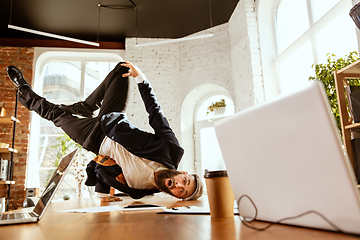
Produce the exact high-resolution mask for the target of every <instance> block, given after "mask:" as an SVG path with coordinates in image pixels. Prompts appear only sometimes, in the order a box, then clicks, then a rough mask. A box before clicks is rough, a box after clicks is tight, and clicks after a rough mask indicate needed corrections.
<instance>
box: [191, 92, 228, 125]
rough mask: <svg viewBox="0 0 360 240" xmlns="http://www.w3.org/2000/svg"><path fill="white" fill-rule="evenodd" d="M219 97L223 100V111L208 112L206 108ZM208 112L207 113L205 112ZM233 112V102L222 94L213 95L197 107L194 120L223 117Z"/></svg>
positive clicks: (218, 99)
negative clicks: (224, 105)
mask: <svg viewBox="0 0 360 240" xmlns="http://www.w3.org/2000/svg"><path fill="white" fill-rule="evenodd" d="M221 99H224V100H225V103H226V107H225V112H223V113H214V112H209V110H207V108H208V107H209V106H210V105H211V104H212V103H214V102H218V101H221ZM208 112H209V114H207V113H208ZM232 114H234V102H233V101H232V100H231V99H230V98H228V97H227V96H224V95H215V96H212V97H210V98H208V99H206V100H205V101H204V102H203V103H202V104H201V106H200V107H199V109H198V111H197V115H196V121H201V120H205V119H212V118H219V117H225V116H229V115H232Z"/></svg>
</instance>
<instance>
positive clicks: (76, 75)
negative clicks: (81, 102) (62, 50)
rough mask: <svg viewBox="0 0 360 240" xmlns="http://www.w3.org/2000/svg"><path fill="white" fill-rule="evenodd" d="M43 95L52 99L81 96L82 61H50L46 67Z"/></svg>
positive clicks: (72, 98)
mask: <svg viewBox="0 0 360 240" xmlns="http://www.w3.org/2000/svg"><path fill="white" fill-rule="evenodd" d="M43 76H44V85H43V96H44V97H45V98H47V99H50V100H76V99H79V97H80V91H79V89H80V81H81V63H80V62H79V61H67V62H50V63H47V64H46V65H45V67H44V74H43Z"/></svg>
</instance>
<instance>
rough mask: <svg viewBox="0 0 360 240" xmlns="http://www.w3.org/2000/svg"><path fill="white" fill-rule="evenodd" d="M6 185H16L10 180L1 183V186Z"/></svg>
mask: <svg viewBox="0 0 360 240" xmlns="http://www.w3.org/2000/svg"><path fill="white" fill-rule="evenodd" d="M5 184H15V181H10V180H7V181H0V185H5Z"/></svg>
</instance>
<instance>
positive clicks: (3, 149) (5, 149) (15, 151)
mask: <svg viewBox="0 0 360 240" xmlns="http://www.w3.org/2000/svg"><path fill="white" fill-rule="evenodd" d="M11 152H14V153H17V152H18V151H17V150H16V149H12V148H0V153H11Z"/></svg>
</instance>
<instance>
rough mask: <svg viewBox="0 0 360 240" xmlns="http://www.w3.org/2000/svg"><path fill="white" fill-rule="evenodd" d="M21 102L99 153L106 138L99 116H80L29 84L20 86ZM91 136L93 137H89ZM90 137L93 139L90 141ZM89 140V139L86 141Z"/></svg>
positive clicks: (87, 147)
mask: <svg viewBox="0 0 360 240" xmlns="http://www.w3.org/2000/svg"><path fill="white" fill-rule="evenodd" d="M20 91H21V94H20V95H19V102H20V103H21V104H22V105H24V106H25V107H26V108H27V109H29V110H32V111H35V112H36V113H37V114H39V115H40V116H41V117H42V118H44V119H47V120H49V121H52V122H53V123H54V124H55V126H57V127H60V128H61V129H63V130H64V132H65V133H66V134H67V135H69V137H70V138H71V139H73V140H74V141H75V142H77V143H78V144H80V145H81V146H83V147H84V148H85V149H86V150H89V151H92V152H94V153H98V150H99V147H100V144H101V142H102V140H103V138H104V134H103V133H102V130H101V127H100V123H99V119H98V118H78V117H76V116H73V115H72V114H71V113H69V112H67V111H64V110H63V109H61V108H59V106H58V105H56V104H53V103H51V102H49V101H47V100H46V99H45V98H43V97H41V96H39V95H37V94H36V93H35V92H34V91H33V90H32V89H31V88H30V87H29V86H22V87H21V88H20ZM89 136H91V137H89ZM89 139H92V141H91V142H89ZM86 140H88V141H86Z"/></svg>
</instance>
